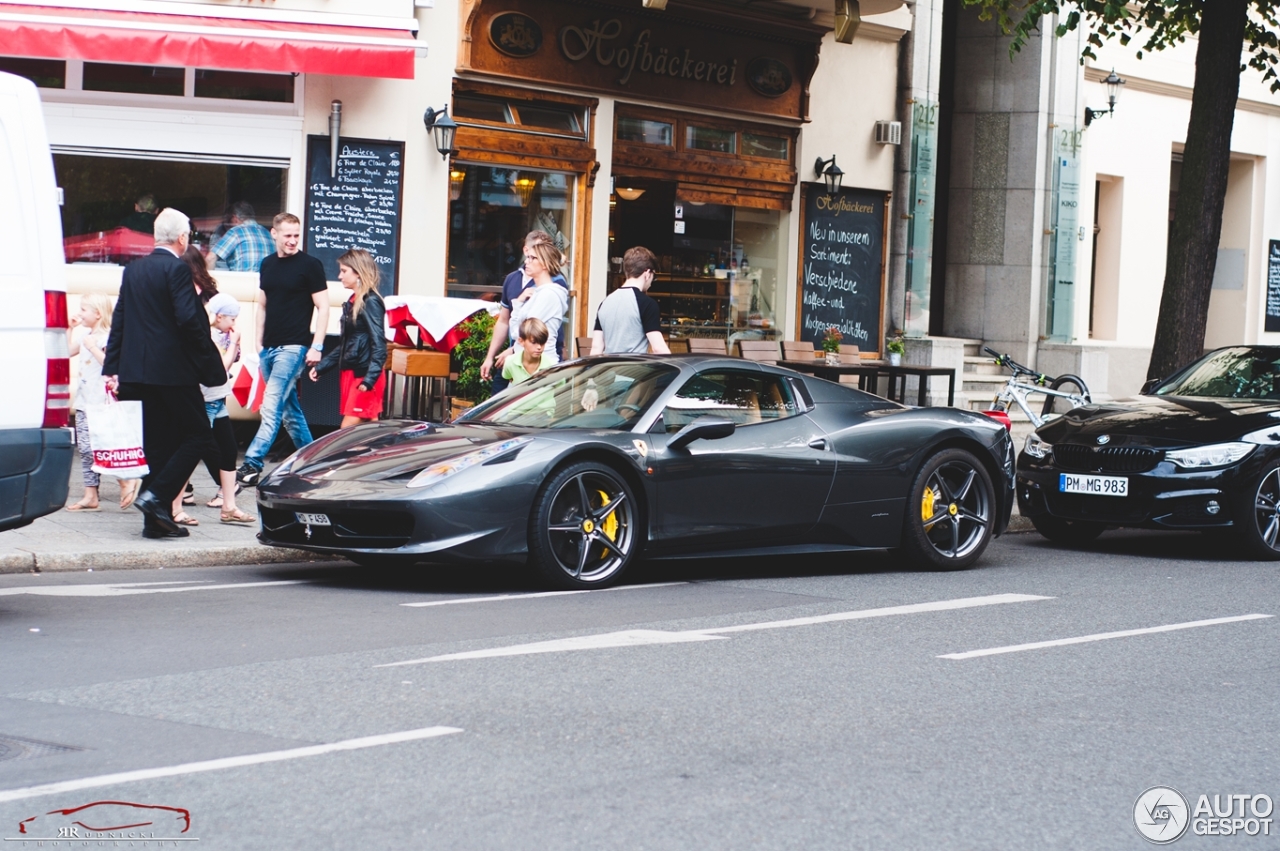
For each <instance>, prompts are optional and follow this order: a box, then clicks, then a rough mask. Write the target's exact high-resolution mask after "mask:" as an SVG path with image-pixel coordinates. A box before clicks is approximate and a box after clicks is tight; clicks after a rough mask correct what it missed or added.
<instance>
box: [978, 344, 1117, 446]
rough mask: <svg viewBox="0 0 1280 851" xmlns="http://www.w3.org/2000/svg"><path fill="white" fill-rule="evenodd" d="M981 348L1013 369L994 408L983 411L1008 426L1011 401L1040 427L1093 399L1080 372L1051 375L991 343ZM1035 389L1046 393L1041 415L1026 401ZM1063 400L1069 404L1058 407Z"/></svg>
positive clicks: (1000, 363) (995, 401) (1037, 391)
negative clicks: (1022, 362)
mask: <svg viewBox="0 0 1280 851" xmlns="http://www.w3.org/2000/svg"><path fill="white" fill-rule="evenodd" d="M982 351H984V352H986V353H987V354H989V355H991V356H992V357H994V358H995V359H996V363H997V364H999V365H1000V366H1002V367H1004V368H1006V369H1009V370H1012V371H1013V375H1010V376H1009V380H1008V381H1006V382H1005V384H1004V387H1002V388H1001V389H1000V392H999V393H997V394H996V398H995V399H994V400H992V402H991V408H990V409H989V410H986V411H984V412H983V413H985V414H987V415H988V416H993V417H995V419H998V420H1000V421H1001V422H1003V423H1004V425H1005V428H1009V427H1010V423H1009V405H1010V404H1011V403H1017V405H1018V407H1019V408H1021V409H1022V412H1023V413H1024V414H1026V415H1027V419H1029V420H1031V423H1032V425H1034V426H1035V427H1036V428H1039V427H1040V426H1042V425H1044V424H1045V422H1047V421H1048V420H1049V419H1051V418H1052V417H1056V416H1061V415H1062V414H1064V413H1066V412H1067V411H1068V410H1070V409H1072V408H1078V407H1080V406H1081V405H1088V404H1090V403H1091V402H1092V401H1093V398H1092V397H1091V396H1090V395H1089V387H1088V386H1087V385H1086V384H1085V383H1084V379H1083V378H1081V377H1080V376H1078V375H1071V374H1070V373H1067V374H1063V375H1059V376H1058V377H1057V378H1052V377H1050V376H1048V375H1045V374H1044V373H1043V372H1036V371H1035V370H1034V369H1030V368H1029V367H1025V366H1023V365H1022V364H1020V363H1018V362H1017V361H1016V360H1014V359H1013V358H1011V357H1009V356H1008V355H1007V354H1006V355H1002V354H1000V353H999V352H997V351H995V350H994V349H992V348H990V347H988V346H983V347H982ZM1024 377H1025V378H1029V379H1030V381H1029V382H1028V381H1024V380H1020V379H1022V378H1024ZM1063 388H1067V389H1063ZM1033 393H1039V394H1043V395H1044V397H1045V400H1044V405H1043V407H1042V408H1041V410H1040V413H1039V414H1038V415H1037V414H1036V413H1035V411H1033V410H1031V407H1030V406H1029V405H1028V404H1027V397H1029V396H1030V395H1031V394H1033ZM1064 402H1065V403H1066V407H1063V408H1062V409H1061V410H1055V407H1058V404H1060V403H1064ZM997 415H998V416H997Z"/></svg>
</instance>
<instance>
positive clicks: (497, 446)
mask: <svg viewBox="0 0 1280 851" xmlns="http://www.w3.org/2000/svg"><path fill="white" fill-rule="evenodd" d="M532 441H533V438H532V437H513V438H512V439H511V440H504V441H502V442H501V443H493V444H490V445H488V446H486V447H484V448H483V449H477V450H476V451H474V452H468V453H467V454H466V455H459V456H457V457H456V458H450V459H449V460H448V461H440V462H438V463H435V464H432V465H431V466H430V467H428V468H426V469H425V470H423V471H422V472H420V473H418V475H416V476H414V477H413V478H412V479H410V480H409V484H407V485H405V487H410V488H425V487H426V486H428V485H434V484H435V483H436V482H438V481H441V480H442V479H447V478H449V477H450V476H452V475H454V474H455V473H461V472H462V471H463V470H466V469H468V468H470V467H474V466H476V465H477V464H483V463H484V462H485V461H488V460H489V459H491V458H495V457H497V456H499V455H502V454H503V453H505V452H510V451H511V450H513V449H516V448H517V447H520V446H524V445H525V444H526V443H531V442H532Z"/></svg>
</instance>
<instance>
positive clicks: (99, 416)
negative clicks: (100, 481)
mask: <svg viewBox="0 0 1280 851" xmlns="http://www.w3.org/2000/svg"><path fill="white" fill-rule="evenodd" d="M85 413H86V414H87V415H88V417H89V448H90V449H92V450H93V470H94V472H95V473H105V474H107V475H108V476H115V477H116V478H118V479H141V478H142V477H143V476H145V475H146V474H147V473H148V472H150V470H149V468H148V467H147V456H146V455H145V454H143V451H142V403H141V402H115V401H110V400H108V402H107V404H105V405H89V406H87V407H86V409H85Z"/></svg>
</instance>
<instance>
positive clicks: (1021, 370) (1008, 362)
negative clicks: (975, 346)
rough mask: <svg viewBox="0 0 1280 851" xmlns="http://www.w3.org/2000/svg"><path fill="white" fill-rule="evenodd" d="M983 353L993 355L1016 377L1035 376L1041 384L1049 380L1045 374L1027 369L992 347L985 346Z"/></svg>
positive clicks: (997, 361)
mask: <svg viewBox="0 0 1280 851" xmlns="http://www.w3.org/2000/svg"><path fill="white" fill-rule="evenodd" d="M982 351H984V352H986V353H987V354H989V355H991V356H992V357H993V358H995V359H996V363H998V364H1000V365H1001V366H1006V367H1008V368H1009V369H1011V370H1013V374H1014V375H1019V374H1021V375H1031V376H1034V377H1035V378H1036V380H1037V381H1039V382H1041V383H1044V382H1046V381H1047V380H1048V378H1049V377H1048V376H1047V375H1044V374H1043V373H1040V372H1036V371H1035V370H1034V369H1029V368H1027V367H1025V366H1023V365H1022V364H1020V363H1018V362H1017V361H1016V360H1014V359H1013V358H1011V357H1009V356H1008V355H1002V354H1000V353H999V352H997V351H996V350H995V349H993V348H991V347H990V346H983V347H982Z"/></svg>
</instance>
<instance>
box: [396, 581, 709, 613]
mask: <svg viewBox="0 0 1280 851" xmlns="http://www.w3.org/2000/svg"><path fill="white" fill-rule="evenodd" d="M688 584H689V583H688V582H655V583H653V584H651V585H619V586H617V587H615V588H584V589H582V590H581V591H538V592H536V593H531V594H494V595H493V596H491V597H458V598H456V599H452V600H430V601H428V602H425V603H401V604H400V605H402V606H406V607H408V608H410V609H424V608H426V607H428V606H454V605H457V604H458V603H492V602H495V601H497V600H532V599H534V598H535V597H565V596H567V595H569V594H600V593H603V592H605V591H629V590H631V589H640V588H666V587H668V586H671V585H688Z"/></svg>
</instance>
